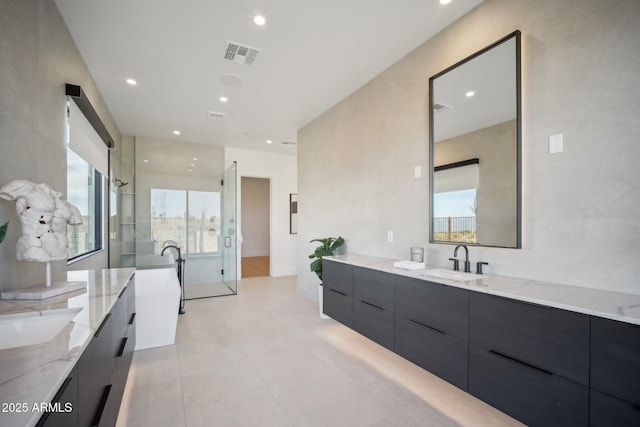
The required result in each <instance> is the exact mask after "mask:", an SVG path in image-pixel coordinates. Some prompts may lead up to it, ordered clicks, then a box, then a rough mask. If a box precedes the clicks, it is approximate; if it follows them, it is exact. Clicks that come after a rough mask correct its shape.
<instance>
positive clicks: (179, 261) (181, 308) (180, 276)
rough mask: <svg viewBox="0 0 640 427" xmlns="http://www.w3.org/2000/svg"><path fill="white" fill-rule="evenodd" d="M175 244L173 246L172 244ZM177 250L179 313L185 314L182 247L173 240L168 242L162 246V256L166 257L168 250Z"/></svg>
mask: <svg viewBox="0 0 640 427" xmlns="http://www.w3.org/2000/svg"><path fill="white" fill-rule="evenodd" d="M172 243H173V244H172ZM169 248H171V249H175V250H176V252H178V258H176V270H177V273H178V282H180V306H179V307H178V313H179V314H184V313H185V311H184V264H185V260H184V259H182V255H181V252H180V247H179V246H177V245H176V244H175V242H173V241H171V240H167V241H166V242H164V243H163V244H162V251H161V252H160V256H164V251H166V250H167V249H169Z"/></svg>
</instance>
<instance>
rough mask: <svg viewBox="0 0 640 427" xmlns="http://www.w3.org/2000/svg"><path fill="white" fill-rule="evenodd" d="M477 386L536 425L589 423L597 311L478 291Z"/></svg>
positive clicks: (473, 326) (472, 307)
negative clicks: (593, 314)
mask: <svg viewBox="0 0 640 427" xmlns="http://www.w3.org/2000/svg"><path fill="white" fill-rule="evenodd" d="M469 341H470V344H469V392H470V393H471V394H473V395H474V396H476V397H478V398H480V399H481V400H484V401H485V402H487V403H489V404H490V405H492V406H495V407H496V408H498V409H500V410H502V411H504V412H506V413H508V414H509V415H511V416H513V417H515V418H517V419H519V420H521V421H523V422H524V423H526V424H528V425H532V426H535V425H567V426H569V425H577V426H584V425H587V424H588V415H587V414H588V409H589V316H587V315H584V314H579V313H574V312H569V311H566V310H560V309H556V308H551V307H545V306H539V305H535V304H529V303H526V302H522V301H516V300H511V299H507V298H501V297H496V296H492V295H486V294H481V293H477V292H472V293H471V294H470V299H469Z"/></svg>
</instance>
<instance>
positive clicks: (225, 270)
mask: <svg viewBox="0 0 640 427" xmlns="http://www.w3.org/2000/svg"><path fill="white" fill-rule="evenodd" d="M237 190H238V181H237V164H236V162H233V164H232V165H231V166H229V167H228V168H227V170H226V171H225V172H224V185H223V186H222V222H223V226H222V241H223V248H222V281H223V282H224V284H225V285H226V286H227V287H228V288H229V290H230V291H232V292H233V293H234V294H235V293H237V292H238V273H237V271H238V243H239V242H238V230H237V224H238V218H237V209H236V208H237V200H236V199H237V197H236V195H237Z"/></svg>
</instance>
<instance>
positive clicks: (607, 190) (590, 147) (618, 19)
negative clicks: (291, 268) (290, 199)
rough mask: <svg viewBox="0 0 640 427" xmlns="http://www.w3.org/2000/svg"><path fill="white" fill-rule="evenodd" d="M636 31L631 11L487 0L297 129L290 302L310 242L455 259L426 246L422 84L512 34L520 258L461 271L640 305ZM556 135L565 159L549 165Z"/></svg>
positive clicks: (495, 257) (629, 5) (630, 7)
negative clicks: (517, 70) (632, 298)
mask: <svg viewBox="0 0 640 427" xmlns="http://www.w3.org/2000/svg"><path fill="white" fill-rule="evenodd" d="M639 21H640V2H639V1H637V0H620V1H615V2H611V1H609V0H588V1H587V0H563V1H557V0H539V1H525V0H487V1H485V2H484V3H482V4H480V5H479V6H478V7H476V8H475V9H473V10H472V11H471V12H469V13H468V14H467V15H465V16H464V17H462V18H461V19H460V20H458V21H457V22H455V23H454V24H453V25H451V26H449V27H448V28H446V29H445V30H444V31H442V32H440V33H439V34H437V35H436V36H435V37H433V38H432V39H430V40H428V41H426V42H425V43H424V44H423V45H421V46H419V47H418V48H417V49H416V50H414V51H413V52H411V53H410V54H409V55H407V56H406V57H405V58H403V59H401V60H400V61H398V62H397V63H395V64H393V65H392V66H391V67H389V68H388V69H387V70H385V71H384V72H383V73H381V74H380V75H378V76H377V77H376V78H374V79H373V80H371V81H370V82H368V83H367V84H366V85H364V86H363V87H361V88H360V89H359V90H357V91H356V92H354V93H353V94H352V95H350V96H349V97H347V98H346V99H344V100H343V101H341V102H340V103H339V104H337V105H336V106H334V107H333V108H331V109H330V110H328V111H327V112H325V113H324V114H323V115H321V116H320V117H318V118H317V119H316V120H314V121H313V122H311V123H310V124H308V125H307V126H306V127H304V128H303V129H301V130H300V131H299V132H298V170H299V175H298V184H299V191H298V193H299V194H298V197H299V212H300V214H299V233H300V234H299V237H300V242H301V244H300V246H299V251H298V271H299V275H298V288H299V290H300V291H301V292H302V293H304V294H305V295H308V296H309V297H310V298H317V296H316V295H317V292H316V288H315V286H314V285H315V283H317V278H315V277H313V275H312V273H310V272H308V264H309V260H308V258H307V255H308V254H309V253H310V252H311V250H312V248H313V245H309V244H307V242H308V241H309V240H311V239H312V238H316V237H324V236H337V235H342V236H344V237H345V238H346V249H347V251H348V252H359V253H365V254H371V255H379V256H388V257H393V258H405V259H406V258H408V257H409V250H410V247H411V246H424V247H425V248H426V257H427V261H428V262H429V263H432V264H435V265H440V266H447V268H450V262H449V261H448V258H449V257H450V256H452V254H453V246H451V245H446V244H429V243H428V221H429V203H430V202H429V199H428V178H427V177H428V173H427V171H428V169H427V168H428V164H429V159H428V141H429V133H428V129H429V123H428V116H429V115H428V99H429V98H428V78H429V76H432V75H434V74H436V73H438V72H440V71H442V70H443V69H445V68H447V67H449V66H451V65H452V64H455V63H456V62H458V61H459V60H461V59H463V58H465V57H467V56H468V55H470V54H472V53H474V52H476V51H478V50H479V49H482V48H484V47H485V46H488V45H490V44H491V43H493V42H495V41H496V40H498V39H500V38H502V37H504V36H505V35H507V34H509V33H511V32H512V31H514V30H516V29H519V30H521V31H522V37H523V46H522V47H523V49H522V52H523V53H522V63H523V75H522V77H523V79H522V82H523V94H522V98H523V103H522V107H523V108H522V109H523V117H522V124H523V132H522V138H523V140H522V146H523V199H522V207H523V212H524V214H523V218H522V223H523V225H522V226H523V248H522V249H498V248H480V247H472V248H471V250H470V253H471V260H472V261H474V262H475V261H478V260H482V261H487V262H489V263H490V265H489V267H488V268H487V269H486V271H487V272H488V273H490V274H491V273H493V274H499V275H504V276H516V277H522V278H531V279H537V280H543V281H548V282H556V283H564V284H570V285H576V286H582V287H590V288H599V289H608V290H612V291H619V292H627V293H634V294H640V282H639V281H638V277H640V262H638V258H639V256H640V184H639V183H640V168H639V167H638V160H639V159H640V144H639V143H638V140H639V139H640V130H639V129H640V120H639V119H638V117H639V116H638V111H640V96H638V77H637V73H638V70H639V69H640V57H639V56H638V55H637V54H635V53H636V52H640V25H638V22H639ZM557 133H563V134H564V142H565V151H564V152H563V153H561V154H555V155H550V154H549V153H548V138H549V136H550V135H554V134H557ZM415 166H421V167H422V171H423V174H422V177H421V178H418V179H416V178H414V176H413V172H414V167H415ZM387 230H393V231H394V233H395V240H394V242H393V243H387V241H386V232H387Z"/></svg>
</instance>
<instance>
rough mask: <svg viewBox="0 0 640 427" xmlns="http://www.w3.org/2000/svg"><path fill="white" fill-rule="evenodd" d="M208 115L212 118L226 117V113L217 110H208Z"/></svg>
mask: <svg viewBox="0 0 640 427" xmlns="http://www.w3.org/2000/svg"><path fill="white" fill-rule="evenodd" d="M207 117H209V118H210V119H224V113H217V112H215V111H207Z"/></svg>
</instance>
